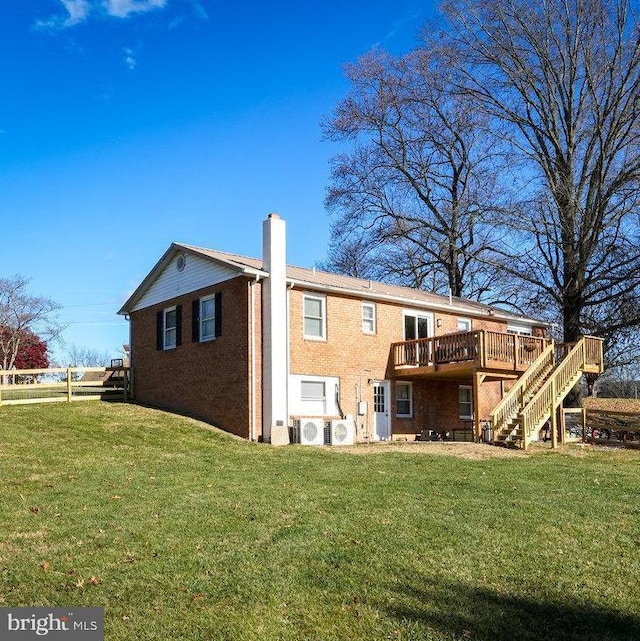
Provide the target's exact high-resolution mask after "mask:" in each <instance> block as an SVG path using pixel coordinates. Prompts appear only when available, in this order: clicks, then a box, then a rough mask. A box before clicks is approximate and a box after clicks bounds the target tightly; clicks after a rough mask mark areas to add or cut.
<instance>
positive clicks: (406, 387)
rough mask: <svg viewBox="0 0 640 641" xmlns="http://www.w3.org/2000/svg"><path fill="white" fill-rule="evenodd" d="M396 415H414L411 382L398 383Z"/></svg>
mask: <svg viewBox="0 0 640 641" xmlns="http://www.w3.org/2000/svg"><path fill="white" fill-rule="evenodd" d="M396 415H397V416H404V417H411V416H413V394H412V387H411V383H401V382H397V383H396Z"/></svg>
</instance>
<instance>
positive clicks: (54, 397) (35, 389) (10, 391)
mask: <svg viewBox="0 0 640 641" xmlns="http://www.w3.org/2000/svg"><path fill="white" fill-rule="evenodd" d="M130 386H131V372H130V368H128V367H124V366H121V365H120V366H115V367H50V368H47V369H22V370H15V369H14V370H0V405H25V404H28V403H55V402H68V403H70V402H72V401H80V400H83V401H84V400H96V399H108V398H110V399H118V398H121V399H123V400H126V399H127V397H128V395H129V394H130Z"/></svg>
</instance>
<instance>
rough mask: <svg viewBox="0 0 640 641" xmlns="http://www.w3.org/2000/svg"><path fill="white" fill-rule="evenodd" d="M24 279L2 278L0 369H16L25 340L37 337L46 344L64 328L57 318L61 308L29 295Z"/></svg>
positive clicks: (0, 285)
mask: <svg viewBox="0 0 640 641" xmlns="http://www.w3.org/2000/svg"><path fill="white" fill-rule="evenodd" d="M28 284H29V280H28V279H26V278H24V277H23V276H18V275H16V276H13V277H10V278H0V327H1V328H2V330H3V331H2V332H0V369H3V370H9V369H11V368H12V367H13V366H14V363H15V360H16V356H17V355H18V352H19V350H20V345H21V343H22V341H23V340H24V338H25V337H26V336H29V335H36V336H38V337H39V338H40V339H41V340H43V341H44V342H45V343H47V342H50V341H51V340H53V339H55V338H56V337H57V336H58V335H59V334H60V332H61V331H62V330H63V329H64V326H63V325H62V324H61V323H60V321H59V320H58V318H57V315H56V312H57V310H59V309H60V305H58V304H57V303H56V302H54V301H52V300H51V299H49V298H44V297H40V296H33V295H31V294H29V293H28V291H27V286H28Z"/></svg>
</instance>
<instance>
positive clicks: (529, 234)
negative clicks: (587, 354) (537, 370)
mask: <svg viewBox="0 0 640 641" xmlns="http://www.w3.org/2000/svg"><path fill="white" fill-rule="evenodd" d="M636 8H637V7H635V5H632V3H631V2H629V1H627V0H546V1H545V2H535V3H531V2H529V0H500V1H499V2H498V1H495V0H451V1H450V2H449V3H448V4H447V5H446V6H445V14H446V17H447V19H448V24H449V29H450V31H449V34H450V36H451V37H452V39H453V40H454V43H453V44H452V49H454V48H455V50H456V56H455V58H452V59H451V61H450V64H454V65H455V66H456V67H457V68H458V69H459V70H460V73H461V74H462V76H463V79H464V81H463V82H461V83H460V86H459V89H460V90H461V91H462V92H463V93H464V94H465V95H469V96H471V97H472V98H473V100H474V101H475V102H476V105H477V107H478V109H481V110H482V111H483V112H484V113H485V114H486V115H487V117H488V118H489V119H490V120H491V129H492V131H493V132H494V134H495V138H496V140H497V141H498V143H499V144H500V145H507V146H508V147H509V148H510V149H511V150H512V151H513V152H514V154H516V155H517V157H518V163H516V164H515V165H514V168H515V169H516V172H514V174H513V178H512V181H513V183H514V184H517V185H518V187H519V189H520V192H521V194H522V195H523V198H521V201H520V208H519V210H514V211H513V212H512V214H511V216H510V218H509V220H508V221H507V222H508V224H509V229H508V230H507V231H506V232H505V234H504V236H503V237H502V239H501V242H499V243H497V244H496V247H495V249H496V252H497V256H496V257H494V262H495V264H496V265H498V266H500V267H501V268H502V269H503V270H504V271H506V272H508V273H510V274H512V275H514V276H515V277H517V278H518V279H519V280H520V282H523V283H525V284H526V285H527V287H528V290H529V291H530V292H531V301H530V303H531V304H532V305H535V306H536V307H538V308H539V309H550V308H555V310H557V313H558V316H559V318H561V319H562V328H563V334H564V339H565V340H566V341H573V340H576V339H577V338H578V337H579V335H580V334H581V333H585V332H586V333H596V334H599V335H605V337H607V338H609V339H612V338H613V337H614V336H615V334H616V332H620V331H623V330H625V329H627V328H629V327H638V326H640V269H638V266H639V265H640V214H639V212H640V209H639V205H640V202H639V199H640V189H639V187H640V144H639V143H640V73H639V71H640V31H639V29H638V21H637V15H636V14H635V13H634V11H633V9H636ZM534 311H535V310H534Z"/></svg>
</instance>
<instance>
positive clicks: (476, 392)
mask: <svg viewBox="0 0 640 641" xmlns="http://www.w3.org/2000/svg"><path fill="white" fill-rule="evenodd" d="M484 379H485V374H480V373H479V372H475V374H474V375H473V390H472V392H473V431H474V440H475V442H476V443H479V442H480V437H481V436H482V430H481V428H480V386H481V385H482V382H483V381H484Z"/></svg>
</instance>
